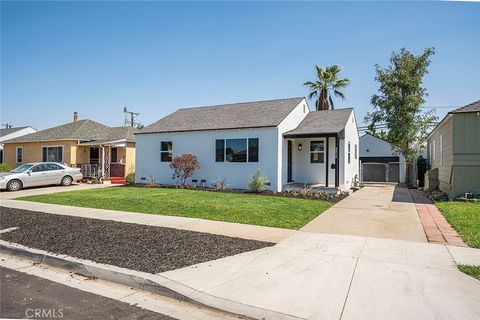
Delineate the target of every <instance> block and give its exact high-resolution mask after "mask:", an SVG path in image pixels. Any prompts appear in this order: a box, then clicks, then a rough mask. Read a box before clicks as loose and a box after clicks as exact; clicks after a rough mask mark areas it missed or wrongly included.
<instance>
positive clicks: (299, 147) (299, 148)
mask: <svg viewBox="0 0 480 320" xmlns="http://www.w3.org/2000/svg"><path fill="white" fill-rule="evenodd" d="M298 151H302V144H301V143H299V144H298Z"/></svg>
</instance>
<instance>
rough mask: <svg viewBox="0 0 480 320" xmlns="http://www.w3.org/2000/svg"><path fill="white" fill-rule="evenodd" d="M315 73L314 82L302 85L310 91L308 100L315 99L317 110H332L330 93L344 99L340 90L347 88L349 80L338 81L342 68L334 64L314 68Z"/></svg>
mask: <svg viewBox="0 0 480 320" xmlns="http://www.w3.org/2000/svg"><path fill="white" fill-rule="evenodd" d="M315 69H316V71H317V79H316V80H315V81H313V82H312V81H307V82H305V83H304V84H303V85H304V86H306V87H308V88H309V89H310V94H309V95H308V98H309V99H313V98H316V99H317V100H316V101H315V107H316V109H317V111H318V110H329V109H334V105H333V99H332V93H333V94H334V95H335V96H336V97H339V98H341V99H342V100H343V99H345V94H344V93H343V92H342V91H341V89H343V88H345V87H346V86H348V84H349V83H350V80H348V79H346V78H345V79H338V73H339V72H340V71H342V68H340V67H339V66H337V65H336V64H334V65H333V66H328V67H326V68H325V70H324V69H322V67H319V66H315Z"/></svg>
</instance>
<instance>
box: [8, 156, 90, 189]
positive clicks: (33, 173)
mask: <svg viewBox="0 0 480 320" xmlns="http://www.w3.org/2000/svg"><path fill="white" fill-rule="evenodd" d="M82 178H83V175H82V173H81V172H80V168H72V167H69V166H67V165H65V164H62V163H57V162H35V163H26V164H23V165H21V166H19V167H17V168H15V169H13V170H12V171H10V172H3V173H0V189H7V190H8V191H18V190H20V189H22V188H25V187H37V186H47V185H52V184H58V185H62V186H69V185H71V184H72V183H73V182H74V181H79V180H82Z"/></svg>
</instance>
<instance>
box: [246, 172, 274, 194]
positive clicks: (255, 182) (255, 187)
mask: <svg viewBox="0 0 480 320" xmlns="http://www.w3.org/2000/svg"><path fill="white" fill-rule="evenodd" d="M269 183H270V181H269V180H268V178H267V177H266V176H264V175H263V174H262V168H261V167H260V168H258V169H257V170H255V173H254V174H253V176H251V177H250V180H249V181H248V188H249V189H250V191H253V192H260V191H262V190H264V189H265V188H266V187H267V185H268V184H269Z"/></svg>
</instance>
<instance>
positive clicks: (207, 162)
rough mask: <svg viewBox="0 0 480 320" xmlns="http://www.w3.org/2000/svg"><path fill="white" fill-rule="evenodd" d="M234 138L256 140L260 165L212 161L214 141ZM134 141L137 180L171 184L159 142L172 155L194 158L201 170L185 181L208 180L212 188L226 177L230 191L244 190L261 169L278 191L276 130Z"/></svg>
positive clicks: (182, 134)
mask: <svg viewBox="0 0 480 320" xmlns="http://www.w3.org/2000/svg"><path fill="white" fill-rule="evenodd" d="M236 138H258V139H259V159H258V160H259V162H215V140H216V139H236ZM135 140H136V179H137V182H138V183H146V182H147V181H148V179H149V178H150V177H153V178H154V179H155V182H156V183H161V184H174V183H175V181H174V180H173V179H172V170H171V169H170V167H169V165H170V162H161V161H160V142H161V141H172V142H173V156H178V155H180V154H184V153H193V154H195V155H197V157H198V160H199V162H200V166H201V168H200V169H199V170H197V172H195V174H194V176H193V177H192V178H190V179H189V180H188V182H189V183H190V182H191V180H192V179H197V180H198V183H200V181H201V180H202V179H205V180H207V182H206V185H207V186H209V187H210V186H212V185H213V184H214V183H215V182H216V181H218V180H219V178H226V179H227V184H228V185H229V187H230V188H247V187H248V179H249V177H250V176H252V174H253V173H254V172H255V170H256V169H257V168H258V167H259V166H262V167H263V169H264V170H263V173H264V175H266V176H267V177H268V178H269V180H270V182H271V186H270V189H271V190H278V189H279V188H281V185H280V186H279V185H278V181H279V179H278V158H277V149H278V129H277V128H260V129H234V130H212V131H192V132H176V133H156V134H139V135H135ZM142 178H144V180H142Z"/></svg>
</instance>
